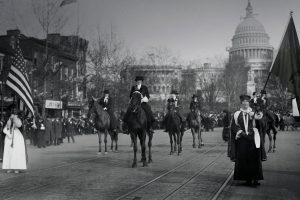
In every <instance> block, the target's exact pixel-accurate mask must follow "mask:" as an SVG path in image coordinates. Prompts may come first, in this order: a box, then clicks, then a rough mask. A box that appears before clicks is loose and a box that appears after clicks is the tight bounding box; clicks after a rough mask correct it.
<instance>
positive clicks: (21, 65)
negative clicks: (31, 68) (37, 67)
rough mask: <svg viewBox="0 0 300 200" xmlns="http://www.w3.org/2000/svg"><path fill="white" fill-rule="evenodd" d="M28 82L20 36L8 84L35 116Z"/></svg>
mask: <svg viewBox="0 0 300 200" xmlns="http://www.w3.org/2000/svg"><path fill="white" fill-rule="evenodd" d="M28 82H29V81H28V77H27V74H26V69H25V60H24V57H23V54H22V50H21V48H20V41H19V38H17V41H16V46H15V49H14V55H13V56H12V62H11V66H10V70H9V73H8V76H7V80H6V85H7V86H8V87H10V88H11V89H12V90H13V91H14V92H15V93H16V94H17V95H18V96H19V97H20V98H21V99H22V101H23V102H24V103H25V105H26V106H27V108H28V109H29V110H30V111H31V113H32V115H33V116H34V109H33V99H32V94H31V89H30V86H29V84H28Z"/></svg>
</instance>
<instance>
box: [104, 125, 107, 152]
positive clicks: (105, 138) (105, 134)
mask: <svg viewBox="0 0 300 200" xmlns="http://www.w3.org/2000/svg"><path fill="white" fill-rule="evenodd" d="M107 135H108V130H105V131H104V146H105V151H104V153H105V154H107Z"/></svg>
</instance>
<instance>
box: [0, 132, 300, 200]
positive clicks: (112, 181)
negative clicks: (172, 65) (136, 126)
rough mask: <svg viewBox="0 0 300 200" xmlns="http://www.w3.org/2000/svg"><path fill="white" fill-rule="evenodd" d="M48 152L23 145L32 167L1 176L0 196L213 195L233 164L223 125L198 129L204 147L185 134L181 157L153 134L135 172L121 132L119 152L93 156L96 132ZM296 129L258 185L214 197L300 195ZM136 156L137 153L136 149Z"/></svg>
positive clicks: (233, 186) (284, 138)
mask: <svg viewBox="0 0 300 200" xmlns="http://www.w3.org/2000/svg"><path fill="white" fill-rule="evenodd" d="M75 139H76V143H75V144H72V143H65V144H62V145H60V146H51V147H48V148H46V149H37V148H34V147H32V146H28V152H29V156H30V157H29V158H30V160H29V170H28V171H27V172H26V173H22V174H6V173H4V171H2V173H0V199H38V200H40V199H212V198H213V197H214V196H215V194H216V193H217V192H218V190H219V188H221V186H222V185H223V183H224V182H225V180H226V179H227V178H228V176H229V175H230V173H231V172H232V169H233V163H232V162H230V161H229V159H228V158H227V156H226V149H227V145H226V143H224V142H223V141H222V139H221V129H216V131H215V132H208V133H207V132H205V133H203V139H204V143H205V145H204V147H203V148H201V149H193V148H192V137H191V134H190V132H189V131H188V132H186V134H185V136H184V146H183V153H182V155H181V156H177V155H169V151H170V147H169V137H168V135H167V134H166V133H163V132H162V131H157V132H156V133H155V136H154V140H153V145H154V146H153V161H154V162H153V163H151V164H150V165H149V166H148V167H145V168H144V167H142V164H141V163H139V166H138V168H136V169H132V168H131V164H132V158H133V153H132V148H131V147H130V146H129V144H130V139H129V137H128V136H127V135H123V134H120V142H119V143H120V146H119V152H118V153H114V152H109V153H108V154H107V155H97V154H96V152H97V149H98V146H97V137H96V135H86V136H77V137H76V138H75ZM299 144H300V133H297V132H283V133H280V134H279V135H278V144H277V152H276V153H271V154H269V155H268V161H267V162H264V165H263V167H264V175H265V181H263V182H262V185H261V186H260V187H258V188H249V187H244V186H241V185H240V184H239V183H236V182H234V181H232V180H230V181H229V182H228V184H227V185H226V186H225V188H224V190H222V192H221V193H220V196H219V197H218V198H219V199H254V198H255V199H300V191H299V189H298V186H299V185H300V184H299V183H300V168H299V166H300V165H299V164H300V156H299V155H300V154H299V153H300V152H299V151H300V146H299ZM138 157H139V158H140V154H138Z"/></svg>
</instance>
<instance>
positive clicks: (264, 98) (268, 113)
mask: <svg viewBox="0 0 300 200" xmlns="http://www.w3.org/2000/svg"><path fill="white" fill-rule="evenodd" d="M261 95H262V96H261V98H260V101H259V102H260V106H261V108H262V111H263V114H264V115H266V116H267V118H268V119H269V121H270V122H271V124H272V125H271V127H270V128H271V130H272V131H273V133H274V134H275V135H276V133H277V130H276V128H275V122H276V119H275V118H274V116H275V115H272V113H271V111H270V110H269V99H268V98H267V92H266V91H265V90H262V91H261Z"/></svg>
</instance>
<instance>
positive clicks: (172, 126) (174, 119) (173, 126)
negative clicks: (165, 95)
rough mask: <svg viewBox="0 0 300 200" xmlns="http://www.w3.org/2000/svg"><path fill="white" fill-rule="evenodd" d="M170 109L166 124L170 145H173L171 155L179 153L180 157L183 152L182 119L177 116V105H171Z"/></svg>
mask: <svg viewBox="0 0 300 200" xmlns="http://www.w3.org/2000/svg"><path fill="white" fill-rule="evenodd" d="M168 108H169V113H168V119H167V122H166V128H167V131H168V133H169V137H170V144H171V151H170V155H172V154H173V153H175V152H176V151H177V155H180V153H181V152H182V137H183V134H184V131H183V130H182V128H181V126H182V124H181V122H180V118H179V116H178V115H177V114H176V111H175V104H174V103H170V104H169V106H168ZM173 139H174V145H173Z"/></svg>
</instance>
